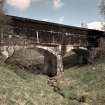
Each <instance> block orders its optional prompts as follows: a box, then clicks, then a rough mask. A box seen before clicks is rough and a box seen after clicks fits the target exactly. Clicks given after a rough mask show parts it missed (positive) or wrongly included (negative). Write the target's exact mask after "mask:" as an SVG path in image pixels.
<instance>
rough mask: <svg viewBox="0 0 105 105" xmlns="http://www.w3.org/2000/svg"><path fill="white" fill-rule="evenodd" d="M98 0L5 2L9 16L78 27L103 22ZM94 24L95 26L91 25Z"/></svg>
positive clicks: (11, 0) (12, 0) (23, 0)
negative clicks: (83, 24) (82, 24)
mask: <svg viewBox="0 0 105 105" xmlns="http://www.w3.org/2000/svg"><path fill="white" fill-rule="evenodd" d="M99 3H100V0H7V3H6V9H7V10H8V14H9V15H15V16H20V17H25V18H31V19H35V20H43V21H49V22H55V23H61V24H66V25H71V26H80V25H81V23H87V24H90V25H99V24H100V23H99V22H100V21H103V17H102V16H101V14H100V8H99ZM93 23H95V24H93Z"/></svg>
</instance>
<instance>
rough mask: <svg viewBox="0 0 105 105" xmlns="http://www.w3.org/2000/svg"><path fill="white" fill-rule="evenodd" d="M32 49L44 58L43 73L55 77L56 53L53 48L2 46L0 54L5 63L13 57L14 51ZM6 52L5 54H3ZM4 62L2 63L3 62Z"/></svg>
mask: <svg viewBox="0 0 105 105" xmlns="http://www.w3.org/2000/svg"><path fill="white" fill-rule="evenodd" d="M23 48H25V49H28V48H33V49H36V50H37V51H38V52H39V53H41V54H42V55H43V56H44V73H47V75H48V76H50V77H52V76H55V75H57V52H56V51H55V50H54V48H53V47H43V46H37V45H36V46H34V47H33V46H24V47H23V46H20V47H19V46H3V47H2V52H1V53H2V54H3V55H4V56H6V58H5V61H6V60H7V59H8V58H10V57H11V56H13V54H14V53H15V51H18V50H21V49H23ZM4 52H6V53H4ZM5 61H4V62H5Z"/></svg>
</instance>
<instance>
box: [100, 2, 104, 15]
mask: <svg viewBox="0 0 105 105" xmlns="http://www.w3.org/2000/svg"><path fill="white" fill-rule="evenodd" d="M100 11H101V14H102V15H103V16H104V17H105V0H101V3H100Z"/></svg>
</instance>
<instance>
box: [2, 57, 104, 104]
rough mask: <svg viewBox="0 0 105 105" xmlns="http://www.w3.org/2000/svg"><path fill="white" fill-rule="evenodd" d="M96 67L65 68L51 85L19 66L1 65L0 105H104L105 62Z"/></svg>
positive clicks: (40, 76)
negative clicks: (58, 78)
mask: <svg viewBox="0 0 105 105" xmlns="http://www.w3.org/2000/svg"><path fill="white" fill-rule="evenodd" d="M103 58H104V57H102V58H101V60H98V61H97V63H95V64H94V65H86V66H81V67H78V66H74V67H71V68H68V69H65V72H64V76H63V77H62V79H61V80H60V81H58V82H57V83H55V87H52V86H50V85H49V84H48V77H47V76H45V75H41V74H39V75H36V74H34V73H32V72H30V71H26V70H25V69H24V68H19V67H18V66H16V65H14V64H13V65H7V64H3V63H2V64H1V66H0V105H104V104H105V81H104V79H105V66H104V65H105V59H103Z"/></svg>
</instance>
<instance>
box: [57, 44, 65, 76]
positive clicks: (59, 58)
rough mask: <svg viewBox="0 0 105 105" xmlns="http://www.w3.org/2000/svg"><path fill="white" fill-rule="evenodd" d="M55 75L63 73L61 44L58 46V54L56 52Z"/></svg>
mask: <svg viewBox="0 0 105 105" xmlns="http://www.w3.org/2000/svg"><path fill="white" fill-rule="evenodd" d="M56 57H57V75H59V74H61V73H63V71H64V70H63V60H62V45H59V46H58V54H57V56H56Z"/></svg>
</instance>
